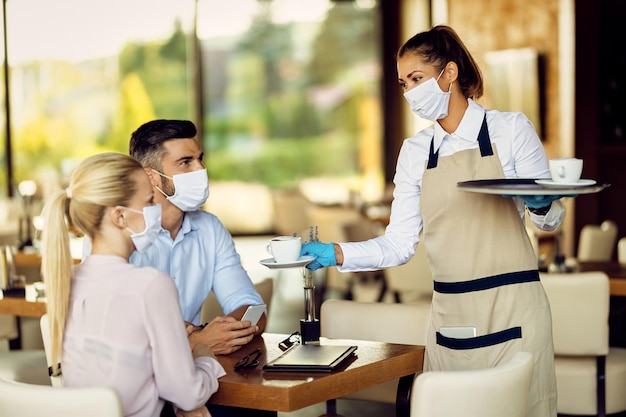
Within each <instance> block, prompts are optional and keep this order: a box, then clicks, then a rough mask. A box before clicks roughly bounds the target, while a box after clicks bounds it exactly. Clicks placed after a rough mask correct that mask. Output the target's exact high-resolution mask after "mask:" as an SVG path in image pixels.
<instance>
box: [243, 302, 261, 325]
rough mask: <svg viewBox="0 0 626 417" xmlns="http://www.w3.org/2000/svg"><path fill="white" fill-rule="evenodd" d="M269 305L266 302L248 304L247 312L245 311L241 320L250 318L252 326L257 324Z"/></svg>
mask: <svg viewBox="0 0 626 417" xmlns="http://www.w3.org/2000/svg"><path fill="white" fill-rule="evenodd" d="M266 308H267V306H266V305H265V304H256V305H252V306H248V309H247V310H246V312H245V313H243V317H242V318H241V321H244V320H249V321H250V325H251V326H256V324H257V323H258V322H259V319H260V318H261V316H262V315H263V313H265V309H266Z"/></svg>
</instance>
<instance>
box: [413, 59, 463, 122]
mask: <svg viewBox="0 0 626 417" xmlns="http://www.w3.org/2000/svg"><path fill="white" fill-rule="evenodd" d="M444 70H445V68H444V69H443V70H441V73H439V77H437V79H434V78H431V79H429V80H426V81H425V82H423V83H422V84H420V85H418V86H417V87H413V88H412V89H411V90H409V91H407V92H406V93H404V98H406V100H407V101H408V102H409V105H410V106H411V110H413V112H414V113H415V114H417V115H418V116H419V117H421V118H422V119H426V120H431V121H433V122H434V121H436V120H439V119H443V118H444V117H446V116H447V115H448V105H449V103H450V93H451V91H452V84H450V89H449V90H448V92H445V91H442V90H441V88H439V84H438V83H437V81H439V78H441V74H443V71H444Z"/></svg>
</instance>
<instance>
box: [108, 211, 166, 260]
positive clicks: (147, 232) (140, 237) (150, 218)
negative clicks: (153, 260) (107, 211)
mask: <svg viewBox="0 0 626 417" xmlns="http://www.w3.org/2000/svg"><path fill="white" fill-rule="evenodd" d="M117 208H120V209H122V210H128V211H132V212H134V213H139V214H143V220H144V222H145V223H146V228H145V229H144V230H143V232H140V233H135V232H133V231H132V230H131V228H130V227H127V228H126V230H128V231H129V232H130V238H131V240H132V241H133V245H135V249H136V250H137V252H139V253H142V252H145V251H146V250H147V249H148V248H149V247H150V246H151V245H152V244H153V243H154V241H155V240H156V238H157V236H158V235H159V231H160V230H161V205H160V204H155V205H153V206H146V207H144V208H143V211H139V210H135V209H132V208H130V207H124V206H117Z"/></svg>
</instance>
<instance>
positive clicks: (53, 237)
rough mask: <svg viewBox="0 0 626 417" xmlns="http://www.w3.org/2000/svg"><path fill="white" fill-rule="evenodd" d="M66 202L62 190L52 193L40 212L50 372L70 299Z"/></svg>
mask: <svg viewBox="0 0 626 417" xmlns="http://www.w3.org/2000/svg"><path fill="white" fill-rule="evenodd" d="M67 202H68V198H67V193H66V192H65V190H63V191H57V192H55V193H54V194H53V195H52V196H51V197H50V198H49V199H48V201H47V202H46V204H45V206H44V209H43V217H44V224H45V227H44V229H43V232H42V236H41V251H42V258H41V272H42V275H43V280H44V282H45V284H46V297H47V299H48V301H47V310H48V319H49V322H50V340H51V352H52V364H53V370H55V371H56V368H57V364H58V363H60V361H61V360H60V359H61V354H62V339H63V331H64V330H65V318H66V317H67V309H68V303H69V297H70V284H71V280H72V255H71V253H70V239H69V230H68V227H67V223H66V220H65V208H66V203H67Z"/></svg>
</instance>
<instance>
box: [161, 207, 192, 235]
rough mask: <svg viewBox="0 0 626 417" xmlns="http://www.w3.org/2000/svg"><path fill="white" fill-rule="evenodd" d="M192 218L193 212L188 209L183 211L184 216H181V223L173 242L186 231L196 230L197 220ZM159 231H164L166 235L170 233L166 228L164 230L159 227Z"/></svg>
mask: <svg viewBox="0 0 626 417" xmlns="http://www.w3.org/2000/svg"><path fill="white" fill-rule="evenodd" d="M194 220H195V212H193V211H190V212H186V213H185V216H184V217H183V224H181V226H180V230H179V231H178V233H177V234H176V239H174V242H177V241H179V240H182V239H183V236H185V235H186V234H187V233H189V232H191V231H194V230H198V222H196V221H194ZM161 233H165V234H167V235H168V236H169V235H170V232H169V231H168V230H165V229H164V228H161Z"/></svg>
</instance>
